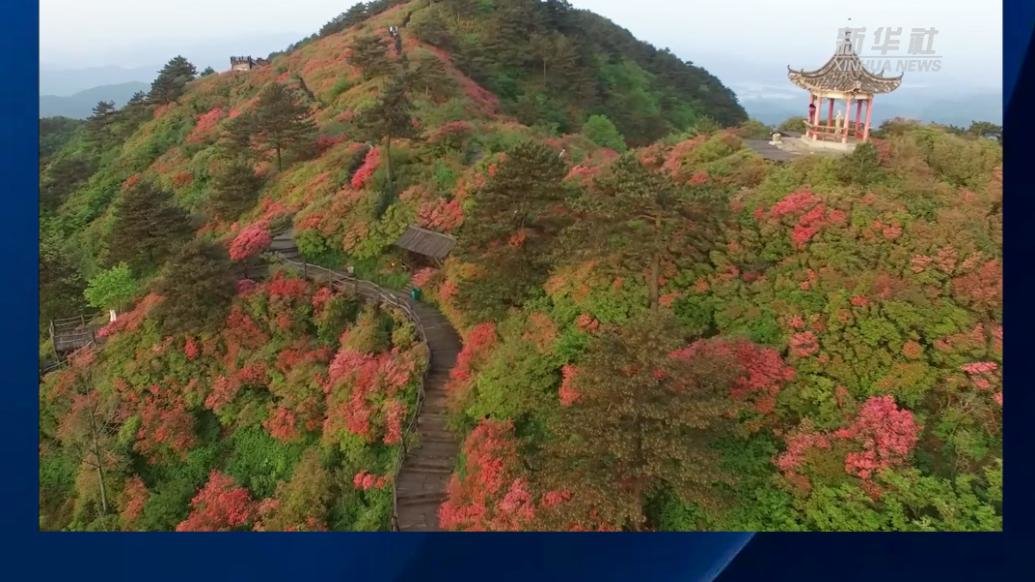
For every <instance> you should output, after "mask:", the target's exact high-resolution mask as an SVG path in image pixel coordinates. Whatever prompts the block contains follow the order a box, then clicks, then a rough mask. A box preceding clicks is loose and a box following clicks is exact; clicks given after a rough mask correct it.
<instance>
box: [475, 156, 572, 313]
mask: <svg viewBox="0 0 1035 582" xmlns="http://www.w3.org/2000/svg"><path fill="white" fill-rule="evenodd" d="M566 175H567V167H566V166H565V164H564V161H563V160H561V158H560V156H558V155H557V152H555V151H553V150H551V149H550V148H548V147H546V146H544V145H542V144H538V143H534V142H526V143H522V144H519V145H518V146H516V147H514V148H513V149H511V150H510V151H508V152H507V157H506V159H505V160H503V161H502V162H500V163H499V166H498V167H497V168H496V171H495V174H494V175H493V176H492V177H491V178H489V181H488V183H487V184H486V185H485V186H484V187H483V188H482V189H480V190H479V191H478V192H476V193H475V195H474V199H473V204H472V205H471V208H470V211H469V213H468V216H467V219H466V220H465V221H464V226H463V232H462V236H461V237H460V246H459V247H458V249H457V254H458V256H459V257H460V258H462V259H463V260H464V261H468V262H471V263H474V264H476V265H479V266H481V267H483V268H484V270H485V272H486V273H487V274H486V275H485V276H483V277H481V278H479V279H477V280H471V281H466V282H465V283H464V284H462V285H461V288H460V299H461V301H462V302H463V303H465V304H466V306H467V307H468V308H469V309H471V310H472V311H474V312H476V313H478V314H479V315H480V316H490V315H492V314H498V312H499V311H500V310H505V309H507V308H508V307H513V306H519V305H521V304H522V303H524V301H525V299H527V297H528V295H529V293H530V292H531V291H532V290H533V289H535V288H536V287H538V286H539V285H540V284H541V283H542V281H543V279H544V278H545V273H547V272H548V270H549V265H550V262H549V261H550V259H551V254H552V253H553V251H554V242H555V240H556V238H557V236H558V234H559V233H560V232H561V231H562V229H563V228H564V227H565V226H566V225H567V223H568V221H569V219H568V213H567V212H566V208H565V203H566V201H567V198H568V196H569V190H568V188H567V187H566V186H565V184H564V177H565V176H566Z"/></svg>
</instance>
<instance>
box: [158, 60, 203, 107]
mask: <svg viewBox="0 0 1035 582" xmlns="http://www.w3.org/2000/svg"><path fill="white" fill-rule="evenodd" d="M197 72H198V70H197V69H196V68H194V65H192V64H191V63H190V61H188V60H187V59H185V58H183V57H182V56H177V57H175V58H173V59H172V60H170V61H169V62H168V63H166V65H165V66H164V67H162V70H161V71H160V72H159V73H158V77H157V78H156V79H155V80H154V82H152V83H151V92H150V93H148V99H150V101H151V102H152V103H156V104H158V105H163V104H165V103H172V102H173V101H176V100H177V99H179V98H180V96H181V95H183V93H184V91H186V90H187V83H189V82H191V81H193V80H194V76H195V75H196V74H197Z"/></svg>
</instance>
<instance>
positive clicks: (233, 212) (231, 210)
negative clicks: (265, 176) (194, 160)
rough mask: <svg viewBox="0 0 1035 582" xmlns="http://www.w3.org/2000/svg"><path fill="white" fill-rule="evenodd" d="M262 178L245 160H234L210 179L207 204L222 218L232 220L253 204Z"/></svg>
mask: <svg viewBox="0 0 1035 582" xmlns="http://www.w3.org/2000/svg"><path fill="white" fill-rule="evenodd" d="M261 187H262V179H261V178H259V177H258V176H256V175H255V172H254V171H253V170H252V167H251V165H250V164H248V163H247V162H244V161H242V160H235V161H232V162H230V163H229V164H227V166H226V167H224V168H223V169H221V170H220V171H219V172H218V173H216V175H215V176H214V178H213V180H212V195H211V197H210V198H209V206H210V208H211V211H212V214H214V215H215V216H217V217H219V218H220V219H222V220H227V221H229V220H234V219H236V218H237V217H238V216H240V215H241V213H242V212H244V211H245V210H247V209H249V208H251V206H252V205H253V204H255V200H256V198H257V195H258V192H259V189H260V188H261Z"/></svg>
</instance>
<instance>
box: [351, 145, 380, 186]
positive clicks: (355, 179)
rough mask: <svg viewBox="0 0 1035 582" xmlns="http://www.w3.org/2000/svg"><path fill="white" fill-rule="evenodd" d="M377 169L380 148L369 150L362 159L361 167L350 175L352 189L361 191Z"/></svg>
mask: <svg viewBox="0 0 1035 582" xmlns="http://www.w3.org/2000/svg"><path fill="white" fill-rule="evenodd" d="M379 167H381V148H376V147H374V148H370V151H368V152H367V155H366V157H365V158H364V159H363V165H361V166H360V167H359V169H358V170H356V173H355V174H353V175H352V181H351V182H350V183H351V185H352V188H353V189H355V190H361V189H362V188H363V187H364V186H366V185H367V183H368V182H370V178H372V177H373V176H374V172H376V171H377V169H378V168H379Z"/></svg>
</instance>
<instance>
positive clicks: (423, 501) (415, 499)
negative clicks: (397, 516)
mask: <svg viewBox="0 0 1035 582" xmlns="http://www.w3.org/2000/svg"><path fill="white" fill-rule="evenodd" d="M445 500H446V494H445V492H444V491H443V492H442V493H422V494H420V495H399V506H400V507H403V506H408V507H413V506H415V505H432V504H434V505H441V504H442V502H443V501H445Z"/></svg>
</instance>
